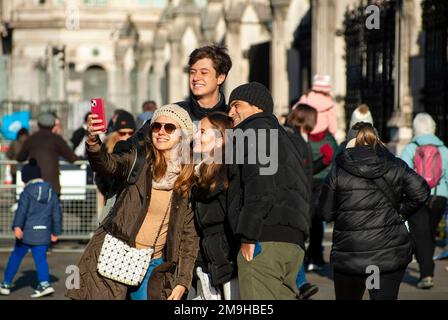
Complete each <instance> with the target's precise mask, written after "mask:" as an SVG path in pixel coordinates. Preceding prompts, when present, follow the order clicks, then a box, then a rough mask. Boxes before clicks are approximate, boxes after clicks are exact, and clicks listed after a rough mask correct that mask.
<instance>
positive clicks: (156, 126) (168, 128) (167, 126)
mask: <svg viewBox="0 0 448 320" xmlns="http://www.w3.org/2000/svg"><path fill="white" fill-rule="evenodd" d="M162 128H163V129H164V130H165V132H166V133H168V134H172V133H173V132H174V131H176V129H177V127H176V125H175V124H172V123H161V122H154V123H153V124H152V131H153V132H155V133H157V132H159V131H160V130H162Z"/></svg>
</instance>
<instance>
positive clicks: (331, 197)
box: [318, 122, 429, 300]
mask: <svg viewBox="0 0 448 320" xmlns="http://www.w3.org/2000/svg"><path fill="white" fill-rule="evenodd" d="M353 128H354V130H357V131H358V134H357V136H356V138H354V139H352V140H350V141H349V142H348V144H347V147H346V149H345V150H344V151H343V152H341V153H340V154H339V155H338V156H337V157H336V163H335V165H333V166H332V168H331V171H330V173H329V174H328V176H327V177H326V179H325V182H324V185H323V187H322V192H321V194H320V197H319V202H318V206H319V207H320V208H321V210H320V212H321V213H322V217H323V218H324V219H325V220H326V221H327V222H329V221H334V228H333V246H332V248H331V255H330V257H331V258H330V260H331V264H332V265H333V271H334V272H333V275H334V288H335V293H336V299H337V300H361V299H362V297H363V295H364V292H365V290H366V289H368V290H369V295H370V298H371V299H372V300H396V299H397V297H398V292H399V288H400V283H401V280H402V278H403V276H404V274H405V271H406V268H407V266H408V264H409V263H410V262H411V260H412V246H411V241H410V237H409V234H408V231H407V229H406V226H405V223H404V222H405V220H406V219H408V218H409V217H411V216H412V215H413V214H414V213H415V212H417V210H419V209H420V207H422V206H423V204H424V203H425V201H426V200H427V199H428V197H429V187H428V184H427V183H426V182H425V180H424V179H423V178H422V177H420V176H419V175H418V174H417V173H415V171H414V170H412V169H410V168H409V166H408V165H407V164H406V162H404V161H403V160H401V159H399V158H397V157H395V156H394V155H393V154H391V153H390V152H389V151H388V150H387V149H386V147H385V146H384V145H383V143H382V142H381V140H380V139H379V137H378V136H377V134H376V132H375V130H374V128H373V126H372V125H371V124H369V123H364V122H359V123H357V124H356V125H355V126H354V127H353ZM372 271H374V272H376V274H377V275H378V276H379V281H378V280H376V281H373V287H367V283H369V284H371V282H370V281H369V282H368V281H366V280H368V277H369V276H371V275H372Z"/></svg>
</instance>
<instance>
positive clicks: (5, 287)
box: [0, 282, 11, 296]
mask: <svg viewBox="0 0 448 320" xmlns="http://www.w3.org/2000/svg"><path fill="white" fill-rule="evenodd" d="M0 294H1V295H3V296H9V295H10V294H11V286H10V285H9V284H6V283H4V282H2V283H0Z"/></svg>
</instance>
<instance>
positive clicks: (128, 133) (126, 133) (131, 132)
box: [118, 131, 134, 137]
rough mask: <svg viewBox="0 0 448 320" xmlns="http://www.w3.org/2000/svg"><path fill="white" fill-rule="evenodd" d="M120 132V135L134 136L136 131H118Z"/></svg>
mask: <svg viewBox="0 0 448 320" xmlns="http://www.w3.org/2000/svg"><path fill="white" fill-rule="evenodd" d="M118 134H119V135H120V137H124V136H132V135H133V134H134V131H128V132H120V131H118Z"/></svg>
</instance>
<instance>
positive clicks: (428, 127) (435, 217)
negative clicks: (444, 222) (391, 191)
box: [401, 113, 448, 289]
mask: <svg viewBox="0 0 448 320" xmlns="http://www.w3.org/2000/svg"><path fill="white" fill-rule="evenodd" d="M413 127H414V137H413V138H412V140H411V142H410V143H409V144H408V145H406V147H405V148H404V150H403V152H402V154H401V158H402V159H403V160H404V161H405V162H406V163H407V164H408V165H409V167H411V168H412V169H414V170H415V171H416V172H417V173H418V174H419V175H421V176H422V177H423V178H424V179H425V180H426V182H427V183H428V184H429V186H430V187H431V197H430V199H429V202H427V203H425V205H424V206H423V207H422V208H421V209H420V210H419V211H418V212H417V213H416V214H415V215H413V216H412V217H411V218H409V229H410V232H411V238H412V242H413V245H414V248H415V256H416V258H417V262H418V265H419V269H420V280H419V282H418V284H417V288H420V289H430V288H432V287H433V286H434V268H435V264H434V261H433V255H434V250H435V247H436V236H437V227H438V225H439V222H440V220H441V219H442V217H443V214H444V213H445V209H446V205H447V198H448V149H447V147H446V146H445V145H444V143H443V142H442V140H440V139H439V138H438V137H437V136H436V135H435V132H436V123H435V122H434V120H433V119H432V117H431V116H430V115H429V114H427V113H419V114H417V115H416V117H415V118H414V121H413Z"/></svg>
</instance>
